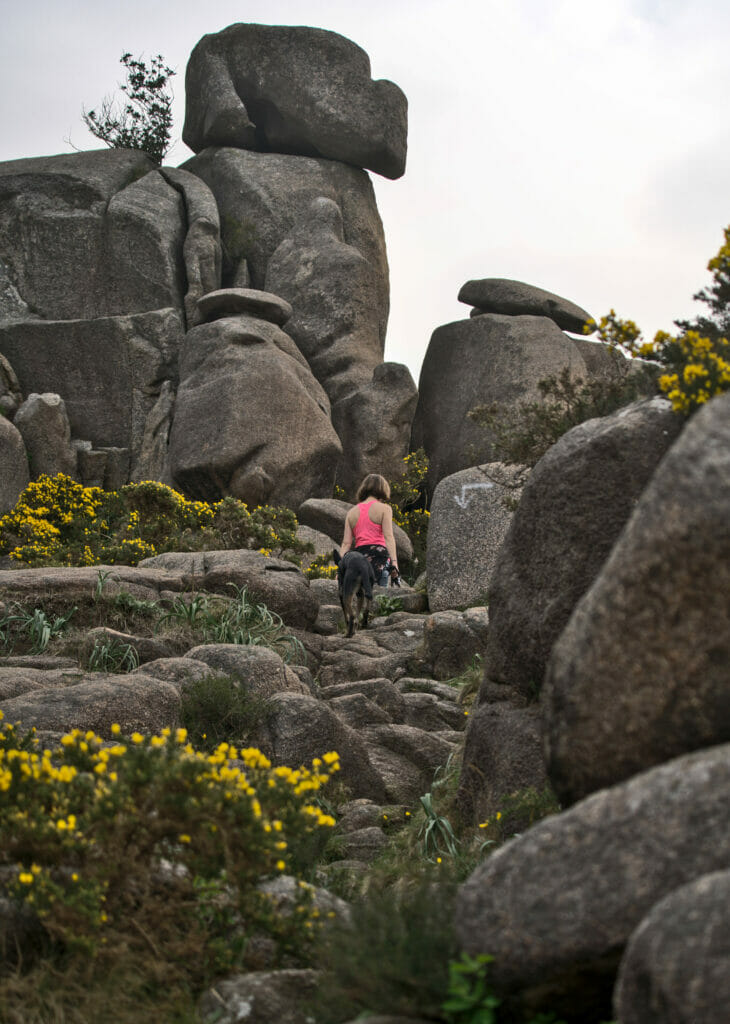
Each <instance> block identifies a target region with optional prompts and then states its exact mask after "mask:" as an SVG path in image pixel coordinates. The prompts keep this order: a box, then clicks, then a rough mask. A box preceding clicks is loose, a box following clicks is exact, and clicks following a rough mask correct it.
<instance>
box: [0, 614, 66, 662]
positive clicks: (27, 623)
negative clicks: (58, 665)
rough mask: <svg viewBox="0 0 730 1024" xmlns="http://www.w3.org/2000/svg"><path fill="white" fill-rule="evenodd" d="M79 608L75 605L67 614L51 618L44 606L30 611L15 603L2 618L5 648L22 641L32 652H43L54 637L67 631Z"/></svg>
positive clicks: (1, 637) (0, 632) (0, 626)
mask: <svg viewBox="0 0 730 1024" xmlns="http://www.w3.org/2000/svg"><path fill="white" fill-rule="evenodd" d="M77 610H78V609H77V608H76V607H73V608H71V610H70V611H68V612H67V613H66V614H65V615H54V616H53V617H51V618H49V617H48V615H46V613H45V612H44V611H43V609H42V608H34V609H33V611H32V612H28V611H26V610H25V609H24V608H23V607H22V606H21V605H19V604H13V605H11V606H10V609H9V614H6V615H5V616H4V617H3V618H2V619H1V620H0V640H1V641H2V644H3V646H4V647H5V648H8V647H14V644H15V643H20V644H23V645H24V646H28V653H30V654H43V653H44V651H46V650H47V648H48V645H49V643H50V642H51V640H53V639H54V637H57V636H60V635H61V634H62V633H65V632H66V630H67V629H68V627H69V621H70V619H71V617H72V616H73V615H74V613H75V612H76V611H77Z"/></svg>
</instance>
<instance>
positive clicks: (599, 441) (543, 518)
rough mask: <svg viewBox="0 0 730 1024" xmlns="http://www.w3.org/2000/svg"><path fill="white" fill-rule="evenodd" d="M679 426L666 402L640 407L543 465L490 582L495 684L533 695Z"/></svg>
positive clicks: (588, 430) (599, 424)
mask: <svg viewBox="0 0 730 1024" xmlns="http://www.w3.org/2000/svg"><path fill="white" fill-rule="evenodd" d="M680 426H681V421H680V420H679V419H678V418H677V417H676V416H675V415H674V413H673V412H672V411H671V406H670V404H669V402H667V401H666V400H665V399H662V398H654V399H650V400H646V401H642V402H638V403H635V404H633V405H630V406H627V407H626V408H624V409H620V410H618V412H615V413H612V414H611V415H610V416H605V417H602V418H600V419H594V420H588V421H586V422H585V423H581V424H579V425H578V426H577V427H574V428H573V429H572V430H569V431H568V433H567V434H564V435H563V436H562V437H561V438H560V440H559V441H558V442H557V444H554V445H553V446H552V448H550V450H549V451H548V452H547V453H546V454H545V455H544V456H543V457H542V459H541V460H540V461H539V462H538V464H537V465H536V466H535V468H534V469H533V470H532V472H531V474H530V476H529V478H528V480H527V483H526V484H525V487H524V490H523V492H522V496H521V498H520V503H519V506H518V508H517V510H516V512H515V514H514V518H513V519H512V522H511V525H510V528H509V531H508V533H507V535H506V537H505V540H504V544H503V546H502V548H501V550H500V552H499V557H498V558H497V560H496V565H495V567H494V571H493V575H492V579H491V586H490V593H489V619H490V629H489V640H488V643H487V656H486V666H485V668H486V676H487V678H488V679H490V680H492V681H493V682H497V683H504V684H506V685H509V686H513V687H515V688H516V689H517V690H519V691H520V692H521V693H523V694H524V695H526V696H531V697H533V698H534V697H535V696H536V694H537V693H538V692H539V690H540V687H541V685H542V680H543V676H544V675H545V666H546V664H547V660H548V658H549V656H550V652H551V650H552V648H553V645H554V644H555V642H556V641H557V639H558V637H559V636H560V634H561V633H562V631H563V629H564V628H565V626H566V624H567V622H568V619H569V618H570V615H571V613H572V611H573V609H574V608H575V605H576V604H577V602H578V600H579V599H580V598H581V597H582V596H583V594H584V593H585V592H586V590H588V588H589V587H590V585H591V584H592V583H593V581H594V580H595V578H596V576H597V575H598V573H599V571H600V569H601V566H602V565H603V563H604V562H605V560H606V558H607V557H608V555H609V554H610V552H611V549H612V547H613V545H614V544H615V542H616V540H617V538H618V536H619V534H620V533H621V530H622V529H623V528H624V526H625V525H626V522H627V521H628V519H629V516H630V515H631V513H632V511H633V509H634V507H635V505H636V502H637V501H638V499H639V496H640V495H641V493H642V491H643V490H644V488H645V487H646V485H647V483H648V482H649V480H650V479H651V476H652V474H653V473H654V471H655V469H656V467H657V465H658V464H659V461H660V459H661V458H662V456H663V455H664V454H665V452H666V451H667V449H668V447H669V445H670V444H671V442H672V440H673V439H674V438H675V437H676V436H677V434H678V432H679V429H680ZM432 518H433V516H432ZM429 558H430V555H429ZM429 592H430V581H429ZM620 642H623V638H621V641H620Z"/></svg>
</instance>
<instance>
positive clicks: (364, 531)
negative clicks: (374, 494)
mask: <svg viewBox="0 0 730 1024" xmlns="http://www.w3.org/2000/svg"><path fill="white" fill-rule="evenodd" d="M373 503H374V499H373V501H361V502H360V504H359V505H358V508H359V509H360V515H359V516H358V519H357V522H356V523H355V528H354V530H353V531H352V533H353V536H354V537H355V547H356V548H360V547H362V546H363V545H364V544H379V545H380V546H381V547H383V548H384V547H385V537H384V536H383V528H382V526H380V524H379V523H374V522H373V521H372V520H371V519H370V516H369V515H368V509H369V508H370V506H371V505H372V504H373Z"/></svg>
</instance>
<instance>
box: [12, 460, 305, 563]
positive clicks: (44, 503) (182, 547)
mask: <svg viewBox="0 0 730 1024" xmlns="http://www.w3.org/2000/svg"><path fill="white" fill-rule="evenodd" d="M296 530H297V521H296V517H295V515H294V513H293V512H292V511H291V510H290V509H285V508H277V507H275V506H270V505H262V506H258V507H256V508H254V509H249V508H248V506H247V505H246V504H245V503H244V502H242V501H238V500H237V499H235V498H224V499H223V500H222V501H219V502H216V503H214V504H212V505H211V504H208V503H207V502H204V501H188V500H187V499H186V498H184V497H183V496H182V495H181V494H179V493H178V492H177V491H175V490H173V489H172V488H171V487H167V486H165V485H164V484H161V483H158V482H156V481H152V480H146V481H144V482H142V483H139V484H127V485H126V486H125V487H123V488H122V489H121V490H120V491H103V490H101V488H99V487H84V486H82V485H81V484H79V483H76V481H75V480H72V479H71V478H70V477H68V476H65V475H64V474H63V473H58V474H57V475H56V476H54V477H49V476H41V477H39V478H38V480H35V481H33V482H32V483H30V484H29V485H28V486H27V487H26V489H25V490H24V491H23V493H22V494H21V495H20V497H19V498H18V501H17V503H16V505H15V507H14V508H13V509H11V511H10V512H8V513H7V514H6V515H4V516H2V517H0V554H9V555H10V557H11V558H12V559H14V560H15V561H18V562H24V563H26V564H28V565H49V564H60V565H99V564H107V565H136V564H137V563H138V562H139V561H141V560H142V559H143V558H148V557H151V556H152V555H155V554H159V553H161V552H164V551H171V550H175V551H199V550H212V549H215V548H249V549H254V550H259V551H261V552H262V553H264V554H267V555H270V554H277V555H280V556H281V557H286V558H289V559H290V560H294V561H297V560H298V558H299V556H300V553H301V552H302V551H305V550H307V549H308V545H307V544H304V543H302V542H301V541H299V540H298V539H297V535H296Z"/></svg>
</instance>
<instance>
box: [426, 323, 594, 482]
mask: <svg viewBox="0 0 730 1024" xmlns="http://www.w3.org/2000/svg"><path fill="white" fill-rule="evenodd" d="M565 368H567V369H568V370H569V371H570V373H571V376H573V377H583V378H585V377H586V376H587V369H586V364H585V361H584V359H583V357H582V356H581V355H580V353H579V351H578V349H577V348H576V346H575V345H574V344H573V341H572V340H571V339H570V338H569V337H568V336H567V335H565V334H563V332H562V331H561V330H560V328H559V327H558V326H557V325H556V324H555V323H554V322H553V321H552V320H548V319H547V317H536V316H519V317H517V316H516V317H510V316H503V315H501V314H496V313H487V314H484V316H478V317H475V318H474V319H472V320H458V321H456V322H455V323H451V324H446V325H445V326H443V327H438V328H437V329H436V330H435V331H434V333H433V335H432V336H431V341H430V342H429V346H428V349H427V351H426V355H425V358H424V360H423V366H422V367H421V375H420V379H419V383H418V405H417V406H416V412H415V415H414V420H413V432H412V435H411V447H412V448H413V449H416V448H424V449H425V451H426V455H427V456H428V458H429V475H428V480H429V489H430V491H431V493H433V490H434V488H435V487H436V484H438V483H439V481H440V480H443V478H444V477H446V476H451V475H452V474H454V473H458V472H459V471H460V470H462V469H468V468H469V467H470V466H475V465H478V464H481V463H486V462H493V461H495V459H494V457H493V446H492V441H491V435H490V432H489V431H488V430H486V429H485V428H484V427H479V426H478V425H477V424H476V423H474V422H473V421H472V420H470V419H469V418H468V417H467V413H468V412H470V410H472V409H474V408H476V407H477V406H479V405H492V404H493V403H495V402H496V403H504V404H507V405H509V406H513V405H516V404H518V403H519V402H522V401H532V400H535V399H537V398H538V397H539V392H538V388H537V385H538V382H539V381H541V380H543V379H544V378H546V377H549V376H551V375H557V374H559V373H560V372H561V370H563V369H565Z"/></svg>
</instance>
